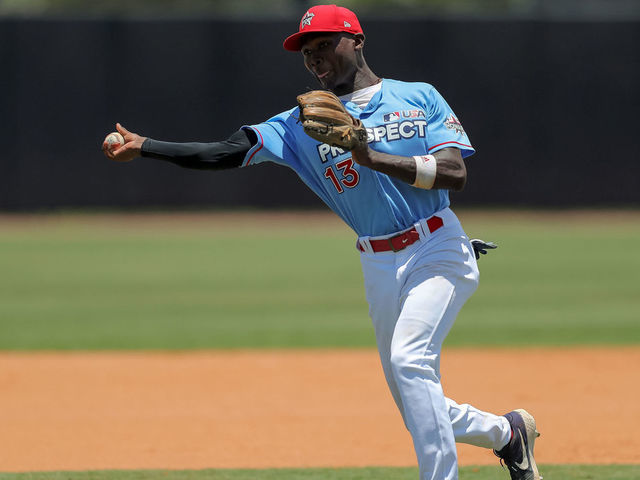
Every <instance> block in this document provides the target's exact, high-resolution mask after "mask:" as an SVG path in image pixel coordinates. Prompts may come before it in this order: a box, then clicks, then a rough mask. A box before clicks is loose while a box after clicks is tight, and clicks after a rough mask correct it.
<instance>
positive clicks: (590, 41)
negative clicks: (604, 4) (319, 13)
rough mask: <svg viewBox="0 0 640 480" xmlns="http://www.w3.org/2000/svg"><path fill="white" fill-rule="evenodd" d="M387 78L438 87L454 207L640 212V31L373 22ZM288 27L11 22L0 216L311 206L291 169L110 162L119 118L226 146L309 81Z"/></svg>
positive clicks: (4, 50)
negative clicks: (451, 135) (449, 123)
mask: <svg viewBox="0 0 640 480" xmlns="http://www.w3.org/2000/svg"><path fill="white" fill-rule="evenodd" d="M362 24H363V26H364V29H365V32H366V33H367V36H368V39H367V48H366V53H367V58H368V61H369V64H370V65H371V67H372V68H373V69H374V71H376V72H377V73H378V74H379V75H381V76H383V77H388V78H397V79H404V80H420V81H427V82H429V83H432V84H434V85H435V86H436V87H437V88H438V89H439V90H440V91H441V92H442V93H443V94H444V96H445V98H446V99H447V100H448V101H449V103H450V104H451V105H452V106H453V108H454V110H455V111H456V113H457V114H458V116H459V117H460V118H461V120H462V122H463V124H464V126H465V128H466V130H467V131H468V132H469V134H470V137H471V140H472V142H473V143H474V145H475V146H476V148H477V150H478V153H477V154H476V156H474V157H472V159H471V160H470V161H469V163H468V168H469V182H468V185H467V188H466V190H465V191H464V192H463V193H461V194H456V195H455V199H454V201H455V203H457V204H459V205H460V204H465V205H471V204H480V205H486V204H500V205H530V206H553V205H562V206H576V205H577V206H582V205H620V204H634V205H638V204H640V181H639V179H640V161H639V160H640V158H639V155H638V153H637V149H638V147H637V144H638V138H640V136H639V135H640V134H639V133H638V127H639V123H640V122H638V117H637V111H638V107H640V88H638V85H640V49H638V48H637V46H638V45H640V28H639V27H640V24H639V23H637V22H635V23H634V22H615V23H588V22H580V23H572V22H552V23H546V22H533V21H519V22H513V21H509V22H506V21H505V22H502V21H492V22H487V21H483V22H472V21H425V20H413V21H400V20H397V19H396V20H389V21H383V20H379V19H378V20H367V19H366V18H363V19H362ZM294 27H295V25H292V24H291V22H282V21H271V22H260V23H257V22H246V21H214V20H176V21H142V20H140V21H134V20H122V21H106V20H83V21H70V20H47V21H44V20H2V21H0V82H1V84H0V144H1V145H2V149H1V151H0V210H30V209H42V208H57V207H85V206H107V207H111V206H116V207H122V206H127V207H131V206H135V207H144V206H156V207H183V206H196V207H199V206H204V207H211V206H220V207H228V206H236V205H240V206H256V207H281V206H309V207H314V206H318V205H319V201H318V200H317V199H316V198H315V196H314V195H313V194H312V193H311V192H309V191H308V190H307V189H306V187H305V186H304V185H302V184H301V183H300V182H299V181H298V180H297V178H296V177H295V175H294V174H293V173H292V172H290V171H288V170H287V169H285V168H282V167H275V166H258V167H253V168H250V169H247V170H246V171H232V172H223V173H215V174H213V173H209V172H198V171H186V170H181V169H178V168H177V167H174V166H173V165H169V164H159V163H157V162H154V161H151V160H142V161H138V162H134V163H132V164H127V165H116V164H113V163H110V162H108V161H106V159H104V158H103V157H102V156H101V154H100V151H99V148H100V143H101V140H102V138H103V136H104V134H105V133H107V132H109V131H111V130H112V129H113V123H114V122H115V121H121V122H123V123H124V124H125V125H127V126H129V127H130V128H132V129H134V130H136V131H138V132H139V133H141V134H144V135H148V136H152V137H155V138H161V139H166V140H184V141H186V140H197V141H207V140H217V139H222V138H225V137H226V136H228V135H229V134H231V133H232V132H233V131H235V130H236V129H237V128H238V127H239V126H241V125H243V124H245V123H257V122H260V121H261V120H264V119H266V118H268V117H269V116H271V115H272V114H275V113H278V112H280V111H282V110H284V109H287V108H290V107H291V106H293V104H294V101H295V96H296V94H298V93H299V92H302V91H304V90H306V89H307V88H308V87H315V84H314V80H313V79H312V78H311V77H310V76H309V75H308V74H307V73H306V72H305V71H304V68H303V66H302V62H301V59H300V57H299V56H298V55H296V54H291V53H288V52H285V51H283V50H282V49H281V47H280V44H281V41H282V39H283V38H284V37H285V36H286V35H287V34H289V33H291V30H292V28H294Z"/></svg>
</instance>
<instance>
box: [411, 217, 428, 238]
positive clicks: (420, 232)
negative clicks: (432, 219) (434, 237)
mask: <svg viewBox="0 0 640 480" xmlns="http://www.w3.org/2000/svg"><path fill="white" fill-rule="evenodd" d="M424 222H426V220H425V219H420V220H418V221H417V222H416V223H414V224H413V226H414V227H415V228H416V231H417V232H418V235H420V240H426V239H427V238H429V230H425V228H424Z"/></svg>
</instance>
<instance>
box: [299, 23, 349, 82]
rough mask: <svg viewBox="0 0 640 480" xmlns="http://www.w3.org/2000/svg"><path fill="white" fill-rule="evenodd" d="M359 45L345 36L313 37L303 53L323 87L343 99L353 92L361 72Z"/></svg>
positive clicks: (305, 40)
mask: <svg viewBox="0 0 640 480" xmlns="http://www.w3.org/2000/svg"><path fill="white" fill-rule="evenodd" d="M358 44H359V42H357V41H356V39H355V38H354V36H352V35H349V34H345V33H340V32H338V33H318V34H309V35H308V36H307V37H305V38H304V40H303V44H302V48H301V49H300V51H301V52H302V56H303V58H304V65H305V67H307V70H309V71H310V72H311V74H312V75H313V76H314V77H316V79H317V80H318V82H320V85H322V86H323V88H326V89H328V90H332V91H333V92H334V93H336V94H337V95H343V94H345V93H350V92H351V91H352V89H353V82H354V79H355V75H356V72H357V70H358V61H357V55H356V50H357V48H358V47H357V45H358Z"/></svg>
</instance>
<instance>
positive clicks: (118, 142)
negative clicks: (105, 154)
mask: <svg viewBox="0 0 640 480" xmlns="http://www.w3.org/2000/svg"><path fill="white" fill-rule="evenodd" d="M123 145H124V137H123V136H122V135H120V134H119V133H118V132H111V133H110V134H109V135H107V136H106V137H105V139H104V142H102V149H103V150H108V151H109V152H114V151H115V150H117V149H119V148H120V147H121V146H123Z"/></svg>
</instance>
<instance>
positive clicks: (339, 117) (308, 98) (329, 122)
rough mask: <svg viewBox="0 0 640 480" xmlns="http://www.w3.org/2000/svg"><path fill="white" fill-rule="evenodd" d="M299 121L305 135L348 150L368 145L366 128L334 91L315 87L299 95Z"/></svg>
mask: <svg viewBox="0 0 640 480" xmlns="http://www.w3.org/2000/svg"><path fill="white" fill-rule="evenodd" d="M298 107H299V108H300V121H301V122H302V127H303V128H304V131H305V133H306V134H307V135H309V136H310V137H311V138H313V139H315V140H318V141H320V142H323V143H327V144H329V145H331V146H334V147H341V148H344V149H347V150H353V149H354V148H360V147H364V146H366V145H367V130H366V129H365V127H364V125H363V124H362V122H361V121H360V120H358V119H357V118H353V117H352V116H351V115H350V114H349V112H347V110H346V109H345V108H344V105H343V104H342V102H341V101H340V99H339V98H338V97H336V96H335V95H334V94H333V93H331V92H327V91H325V90H314V91H311V92H308V93H303V94H302V95H298Z"/></svg>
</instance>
